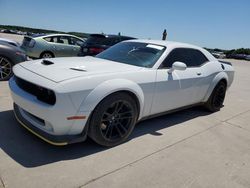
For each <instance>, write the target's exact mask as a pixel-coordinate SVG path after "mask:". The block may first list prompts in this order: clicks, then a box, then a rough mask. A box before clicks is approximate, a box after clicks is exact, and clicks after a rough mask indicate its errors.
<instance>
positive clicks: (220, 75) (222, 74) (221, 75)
mask: <svg viewBox="0 0 250 188" xmlns="http://www.w3.org/2000/svg"><path fill="white" fill-rule="evenodd" d="M222 79H225V80H226V81H227V83H228V75H227V74H226V73H225V72H220V73H218V74H217V75H216V76H215V77H214V79H213V80H212V82H211V84H210V86H209V88H208V90H207V93H206V95H205V97H204V100H203V101H204V102H206V101H207V100H208V99H209V97H210V95H211V94H212V92H213V90H214V88H215V86H216V85H217V84H218V83H219V81H221V80H222Z"/></svg>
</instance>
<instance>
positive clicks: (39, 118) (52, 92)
mask: <svg viewBox="0 0 250 188" xmlns="http://www.w3.org/2000/svg"><path fill="white" fill-rule="evenodd" d="M14 74H15V76H14V77H13V78H12V79H11V80H10V81H9V85H10V90H11V93H12V97H13V101H14V113H15V115H16V118H17V120H18V121H19V122H20V124H22V125H23V126H24V127H25V128H27V129H28V130H29V131H31V132H32V133H34V134H35V135H37V136H39V137H40V138H41V139H43V140H45V141H47V142H49V143H51V144H55V145H66V144H69V143H74V142H80V141H84V140H85V139H86V137H87V135H88V136H89V137H90V138H92V139H93V140H94V141H95V142H96V143H98V144H101V145H103V146H115V145H117V144H120V143H122V142H124V141H125V140H126V139H127V138H128V137H129V135H130V134H131V132H132V131H133V128H134V126H135V124H136V122H138V121H140V120H143V119H147V118H150V117H154V116H157V115H160V114H163V113H169V112H172V111H176V110H178V109H183V108H187V107H190V106H194V105H204V106H205V107H206V108H207V109H208V110H210V111H211V112H215V111H218V110H220V108H221V107H222V106H223V101H224V98H225V94H226V90H227V88H229V87H230V86H231V84H232V82H233V78H234V69H233V67H232V65H231V64H230V63H227V62H220V61H218V60H217V59H216V58H214V57H213V56H212V55H211V54H210V53H209V52H208V51H206V50H205V49H203V48H199V47H196V46H193V45H189V44H182V43H176V42H166V41H153V40H129V41H124V42H121V43H118V44H116V45H115V46H113V47H111V48H109V49H107V50H105V51H103V52H102V53H100V54H98V55H97V56H96V57H91V56H86V57H70V58H54V59H49V60H35V61H32V62H24V63H21V64H19V65H16V66H15V67H14Z"/></svg>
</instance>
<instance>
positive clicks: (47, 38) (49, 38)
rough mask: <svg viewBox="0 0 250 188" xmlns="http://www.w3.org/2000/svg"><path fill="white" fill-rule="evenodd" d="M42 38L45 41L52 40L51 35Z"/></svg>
mask: <svg viewBox="0 0 250 188" xmlns="http://www.w3.org/2000/svg"><path fill="white" fill-rule="evenodd" d="M43 39H44V40H46V41H47V42H52V37H45V38H43Z"/></svg>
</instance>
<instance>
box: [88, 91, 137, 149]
mask: <svg viewBox="0 0 250 188" xmlns="http://www.w3.org/2000/svg"><path fill="white" fill-rule="evenodd" d="M137 118H138V108H137V105H136V102H135V100H134V99H133V98H132V97H131V96H130V95H129V94H126V93H123V92H120V93H114V94H111V95H109V96H108V97H106V98H104V99H103V100H102V101H101V102H100V103H99V104H98V105H97V107H96V108H95V110H94V111H93V114H92V116H91V119H90V126H89V131H88V135H89V136H90V138H91V139H92V140H94V141H95V142H96V143H97V144H100V145H102V146H106V147H113V146H116V145H119V144H121V143H123V142H124V141H126V139H127V138H128V137H129V135H130V134H131V132H132V131H133V129H134V126H135V124H136V121H137Z"/></svg>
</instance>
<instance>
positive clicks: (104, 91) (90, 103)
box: [80, 79, 144, 118]
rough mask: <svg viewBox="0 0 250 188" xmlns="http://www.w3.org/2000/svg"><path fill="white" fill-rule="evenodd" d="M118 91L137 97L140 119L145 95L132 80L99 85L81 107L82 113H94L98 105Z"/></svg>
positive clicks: (118, 80)
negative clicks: (130, 93) (127, 92)
mask: <svg viewBox="0 0 250 188" xmlns="http://www.w3.org/2000/svg"><path fill="white" fill-rule="evenodd" d="M118 91H129V92H132V93H133V94H135V95H136V97H137V99H138V101H139V105H140V106H139V109H140V114H139V118H140V117H141V115H142V112H143V106H144V94H143V91H142V89H141V87H140V86H139V85H138V84H137V83H135V82H132V81H130V80H126V79H113V80H107V81H105V82H103V83H101V84H100V85H98V86H97V87H96V88H95V89H94V90H92V91H91V92H90V93H89V95H88V96H87V97H86V98H85V99H84V101H83V102H82V104H81V106H80V111H82V112H83V111H85V112H86V111H93V110H94V109H95V107H96V106H97V104H98V103H99V102H100V101H101V100H102V99H104V98H105V97H107V96H108V95H110V94H112V93H115V92H118Z"/></svg>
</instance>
